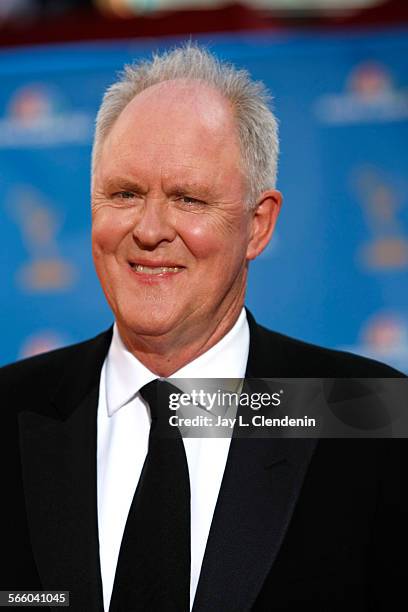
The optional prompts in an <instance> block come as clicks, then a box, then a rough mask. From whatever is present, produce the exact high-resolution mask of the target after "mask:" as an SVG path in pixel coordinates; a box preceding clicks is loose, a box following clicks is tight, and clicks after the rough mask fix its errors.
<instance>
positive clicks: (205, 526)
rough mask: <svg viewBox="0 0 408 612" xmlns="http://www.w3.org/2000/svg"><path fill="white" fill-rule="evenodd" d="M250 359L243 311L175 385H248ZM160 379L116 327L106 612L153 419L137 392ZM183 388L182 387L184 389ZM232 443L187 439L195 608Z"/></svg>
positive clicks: (107, 466) (103, 446) (105, 512)
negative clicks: (233, 381) (244, 381)
mask: <svg viewBox="0 0 408 612" xmlns="http://www.w3.org/2000/svg"><path fill="white" fill-rule="evenodd" d="M248 352H249V327H248V322H247V318H246V313H245V310H244V309H242V312H241V314H240V316H239V318H238V320H237V321H236V323H235V325H234V326H233V327H232V329H231V330H230V331H229V332H228V333H227V334H226V335H225V336H224V337H223V338H222V339H221V340H220V341H219V342H218V343H217V344H215V345H214V346H213V347H212V348H210V350H208V351H207V352H206V353H204V354H203V355H200V357H198V358H197V359H195V360H194V361H192V362H191V363H188V364H187V365H186V366H184V367H183V368H181V369H180V370H178V371H177V372H175V373H174V374H172V376H171V378H180V379H182V378H244V376H245V370H246V365H247V360H248ZM155 378H157V376H156V375H155V374H154V373H153V372H151V371H150V370H148V369H147V368H146V367H145V366H144V365H143V364H142V363H141V362H140V361H139V360H138V359H137V358H136V357H135V356H134V355H132V354H131V353H130V352H129V351H128V350H127V349H126V347H125V346H124V344H123V342H122V340H121V338H120V335H119V332H118V329H117V327H116V325H115V326H114V329H113V337H112V343H111V346H110V348H109V351H108V354H107V356H106V359H105V362H104V365H103V368H102V372H101V380H100V389H99V404H98V423H97V428H98V429H97V436H98V454H97V471H98V527H99V554H100V562H101V574H102V586H103V599H104V607H105V612H107V611H108V609H109V603H110V599H111V595H112V589H113V582H114V578H115V571H116V565H117V561H118V556H119V550H120V545H121V541H122V536H123V532H124V529H125V525H126V520H127V516H128V513H129V509H130V505H131V503H132V499H133V495H134V492H135V489H136V487H137V484H138V482H139V478H140V474H141V471H142V467H143V463H144V461H145V458H146V454H147V446H148V438H149V430H150V415H149V411H148V410H147V408H146V404H145V403H144V402H143V400H142V399H141V397H140V395H139V393H138V391H139V390H140V389H141V388H142V387H143V386H144V385H145V384H147V383H149V382H150V381H151V380H154V379H155ZM180 386H181V385H180ZM230 441H231V438H211V437H209V438H197V437H196V438H183V442H184V447H185V451H186V456H187V463H188V469H189V475H190V488H191V581H190V609H191V608H192V606H193V602H194V596H195V593H196V589H197V584H198V579H199V577H200V571H201V565H202V561H203V557H204V551H205V547H206V544H207V539H208V534H209V531H210V526H211V521H212V518H213V514H214V509H215V505H216V502H217V498H218V493H219V490H220V486H221V480H222V477H223V474H224V470H225V464H226V461H227V456H228V451H229V446H230Z"/></svg>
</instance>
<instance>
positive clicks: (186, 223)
mask: <svg viewBox="0 0 408 612" xmlns="http://www.w3.org/2000/svg"><path fill="white" fill-rule="evenodd" d="M177 225H178V227H177V233H178V234H179V236H180V237H181V238H182V240H183V242H184V243H185V244H186V246H187V248H188V250H189V251H190V252H191V253H192V254H193V255H194V257H195V258H196V259H203V260H204V259H210V258H215V257H216V256H219V257H220V258H222V259H223V260H224V261H226V260H229V259H231V258H234V257H237V253H238V252H239V251H240V250H241V247H242V246H243V243H244V241H245V231H243V230H242V229H241V228H238V227H234V228H232V227H227V226H226V224H223V223H216V222H214V219H211V218H209V217H202V216H200V215H191V218H189V219H183V220H182V221H179V223H178V224H177Z"/></svg>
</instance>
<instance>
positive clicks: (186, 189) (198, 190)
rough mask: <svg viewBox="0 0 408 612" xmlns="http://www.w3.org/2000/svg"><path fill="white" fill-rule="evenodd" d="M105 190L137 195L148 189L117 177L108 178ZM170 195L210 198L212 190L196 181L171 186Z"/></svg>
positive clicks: (133, 181)
mask: <svg viewBox="0 0 408 612" xmlns="http://www.w3.org/2000/svg"><path fill="white" fill-rule="evenodd" d="M104 186H105V189H107V190H108V191H110V190H111V189H124V190H128V191H134V192H135V193H141V194H145V193H146V189H145V188H144V187H142V185H141V184H140V183H138V182H137V181H136V180H133V179H129V178H127V177H120V176H119V177H115V178H112V177H110V178H107V179H106V181H105V182H104ZM165 192H166V193H167V194H168V195H188V194H195V195H199V196H200V197H209V195H210V193H211V189H210V188H209V187H208V186H206V185H203V184H202V183H199V182H196V181H185V182H184V181H183V182H177V183H173V184H171V185H170V187H169V188H168V189H165Z"/></svg>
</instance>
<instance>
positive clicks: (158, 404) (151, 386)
mask: <svg viewBox="0 0 408 612" xmlns="http://www.w3.org/2000/svg"><path fill="white" fill-rule="evenodd" d="M139 393H140V395H141V396H142V398H143V399H144V400H145V401H146V402H147V403H148V404H149V408H150V414H151V417H152V421H153V420H156V419H159V418H160V416H161V417H162V418H166V417H167V419H166V420H168V415H169V410H170V408H169V406H170V400H169V397H170V395H171V394H172V393H180V390H179V389H177V387H175V386H174V385H172V384H170V383H169V382H167V381H166V380H161V379H158V378H156V379H155V380H152V381H151V382H149V383H147V385H144V386H143V387H142V388H141V389H140V391H139Z"/></svg>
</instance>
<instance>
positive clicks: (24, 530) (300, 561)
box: [0, 314, 408, 612]
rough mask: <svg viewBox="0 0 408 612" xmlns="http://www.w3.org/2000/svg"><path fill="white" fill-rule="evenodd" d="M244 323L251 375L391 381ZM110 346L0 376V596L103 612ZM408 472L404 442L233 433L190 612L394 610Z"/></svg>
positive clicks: (74, 351) (401, 583) (66, 352)
mask: <svg viewBox="0 0 408 612" xmlns="http://www.w3.org/2000/svg"><path fill="white" fill-rule="evenodd" d="M248 318H249V324H250V333H251V343H250V353H249V360H248V367H247V376H249V377H252V378H257V377H264V378H267V377H270V378H271V377H282V378H284V377H303V378H307V377H314V378H315V377H349V376H352V377H360V378H364V377H383V378H385V377H394V376H400V374H399V373H398V372H396V371H395V370H392V369H391V368H388V367H387V366H384V365H382V364H379V363H377V362H374V361H370V360H367V359H363V358H360V357H356V356H352V355H349V354H346V353H340V352H337V351H332V350H328V349H323V348H320V347H316V346H312V345H309V344H306V343H303V342H299V341H297V340H294V339H291V338H288V337H285V336H282V335H280V334H277V333H273V332H271V331H268V330H266V329H265V328H263V327H261V326H259V325H257V324H256V323H255V321H254V320H253V318H252V317H251V315H250V314H248ZM110 340H111V330H110V331H108V332H105V333H103V334H101V335H99V336H97V337H96V338H94V339H92V340H89V341H87V342H83V343H81V344H77V345H74V346H71V347H68V348H64V349H60V350H57V351H53V352H51V353H47V354H44V355H40V356H37V357H34V358H30V359H28V360H25V361H22V362H19V363H16V364H13V365H11V366H7V367H5V368H2V370H1V371H0V385H1V390H2V393H1V397H2V417H1V423H2V444H1V449H0V452H1V457H0V460H1V463H0V465H1V492H2V502H1V518H0V530H1V534H0V544H1V553H0V554H1V573H0V590H23V589H24V590H28V589H35V590H38V589H44V590H58V589H61V590H69V591H70V592H71V605H70V610H71V612H101V611H102V610H103V601H102V584H101V576H100V565H99V555H98V525H97V497H96V495H97V491H96V444H97V440H96V414H97V402H98V388H99V378H100V371H101V367H102V364H103V361H104V359H105V356H106V353H107V350H108V348H109V344H110ZM407 468H408V462H407V446H406V441H405V440H402V439H401V440H384V439H378V440H358V439H353V440H320V441H319V442H317V441H316V440H311V439H303V440H299V439H297V440H294V439H275V440H269V439H233V440H232V442H231V447H230V452H229V456H228V461H227V465H226V470H225V474H224V478H223V482H222V487H221V490H220V494H219V499H218V502H217V506H216V511H215V514H214V519H213V522H212V526H211V531H210V535H209V539H208V543H207V548H206V552H205V557H204V561H203V565H202V570H201V575H200V581H199V585H198V589H197V594H196V598H195V602H194V608H193V612H246V611H249V610H252V611H253V612H261V611H262V612H266V611H268V612H269V611H270V612H272V611H275V612H278V611H279V612H283V611H285V612H292V611H293V612H295V611H304V610H309V609H313V610H314V611H315V612H316V611H321V612H323V611H324V612H331V611H333V612H334V611H340V610H342V611H344V610H348V611H349V610H353V611H357V610H358V611H359V612H361V611H368V610H370V611H374V610H377V611H380V610H382V611H385V610H387V611H388V610H393V609H404V608H405V607H406V605H407V600H408V597H407V596H406V594H405V589H404V588H403V587H405V577H406V575H407V562H406V560H405V558H406V554H407V551H408V546H407V544H408V540H407V531H408V529H407V519H408V503H407V496H406V477H405V471H406V469H407ZM400 596H402V597H403V598H404V599H403V603H402V604H400V603H399V602H398V605H397V603H396V602H397V601H398V597H400ZM394 604H395V607H393V606H394ZM400 606H402V607H400ZM105 612H107V611H105ZM121 612H132V611H121ZM152 612H153V611H152ZM163 612H166V611H165V610H163ZM180 612H183V611H180Z"/></svg>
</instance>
